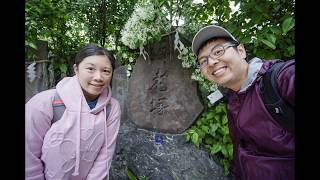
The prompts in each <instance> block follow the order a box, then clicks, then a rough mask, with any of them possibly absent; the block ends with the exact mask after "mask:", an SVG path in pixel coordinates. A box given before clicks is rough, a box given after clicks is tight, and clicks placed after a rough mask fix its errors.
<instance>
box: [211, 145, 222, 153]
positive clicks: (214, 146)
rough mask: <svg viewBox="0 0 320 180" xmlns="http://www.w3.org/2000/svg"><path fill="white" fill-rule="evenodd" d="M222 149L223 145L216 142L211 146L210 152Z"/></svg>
mask: <svg viewBox="0 0 320 180" xmlns="http://www.w3.org/2000/svg"><path fill="white" fill-rule="evenodd" d="M219 151H221V145H220V144H214V145H212V147H211V148H210V152H211V153H212V154H216V153H217V152H219Z"/></svg>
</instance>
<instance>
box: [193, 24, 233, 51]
mask: <svg viewBox="0 0 320 180" xmlns="http://www.w3.org/2000/svg"><path fill="white" fill-rule="evenodd" d="M214 37H228V38H231V39H233V40H234V41H236V42H238V40H236V38H234V37H233V36H232V35H231V34H230V33H229V32H228V31H227V30H226V29H224V28H222V27H220V26H217V25H210V26H206V27H204V28H202V29H200V30H199V31H198V32H197V34H196V35H195V36H194V38H193V40H192V51H193V53H195V54H198V51H199V48H200V46H201V45H202V44H203V43H205V42H206V41H207V40H209V39H212V38H214Z"/></svg>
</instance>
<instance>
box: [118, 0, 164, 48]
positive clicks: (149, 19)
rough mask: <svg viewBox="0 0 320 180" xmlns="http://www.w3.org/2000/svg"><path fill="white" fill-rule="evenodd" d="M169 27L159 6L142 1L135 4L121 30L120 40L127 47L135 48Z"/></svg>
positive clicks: (159, 34)
mask: <svg viewBox="0 0 320 180" xmlns="http://www.w3.org/2000/svg"><path fill="white" fill-rule="evenodd" d="M169 29H170V24H169V22H168V21H167V20H166V19H165V16H164V15H163V14H162V12H161V11H160V8H155V7H154V4H153V3H151V2H150V1H144V2H142V3H137V4H136V5H135V8H134V11H133V13H132V15H131V17H130V18H129V19H128V21H127V22H126V24H125V26H124V28H123V29H122V30H121V41H122V43H123V44H124V45H126V46H128V47H129V48H131V49H137V48H140V47H141V46H144V45H146V44H147V43H148V42H149V41H150V40H152V39H153V38H155V37H159V36H161V33H162V32H167V31H169Z"/></svg>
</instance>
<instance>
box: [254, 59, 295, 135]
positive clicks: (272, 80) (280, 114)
mask: <svg viewBox="0 0 320 180" xmlns="http://www.w3.org/2000/svg"><path fill="white" fill-rule="evenodd" d="M284 64H285V62H282V61H279V62H276V63H275V64H273V65H272V66H271V67H270V68H269V69H268V71H267V72H266V73H265V74H264V76H263V77H262V81H261V82H260V90H261V93H262V100H263V102H264V105H265V107H266V109H267V110H268V111H269V113H270V114H271V116H272V117H273V119H275V120H276V121H277V122H278V123H279V124H280V125H281V126H282V127H283V128H284V129H286V130H287V131H289V132H291V133H293V134H294V122H295V116H294V107H293V106H291V105H290V104H288V103H287V102H286V101H285V100H283V99H282V98H281V95H280V93H279V90H278V85H277V75H278V73H279V71H280V69H281V67H282V66H283V65H284Z"/></svg>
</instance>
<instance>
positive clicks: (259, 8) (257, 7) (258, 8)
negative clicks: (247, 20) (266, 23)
mask: <svg viewBox="0 0 320 180" xmlns="http://www.w3.org/2000/svg"><path fill="white" fill-rule="evenodd" d="M254 7H255V9H256V10H257V11H258V12H262V8H261V7H260V6H259V5H256V6H254Z"/></svg>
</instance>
